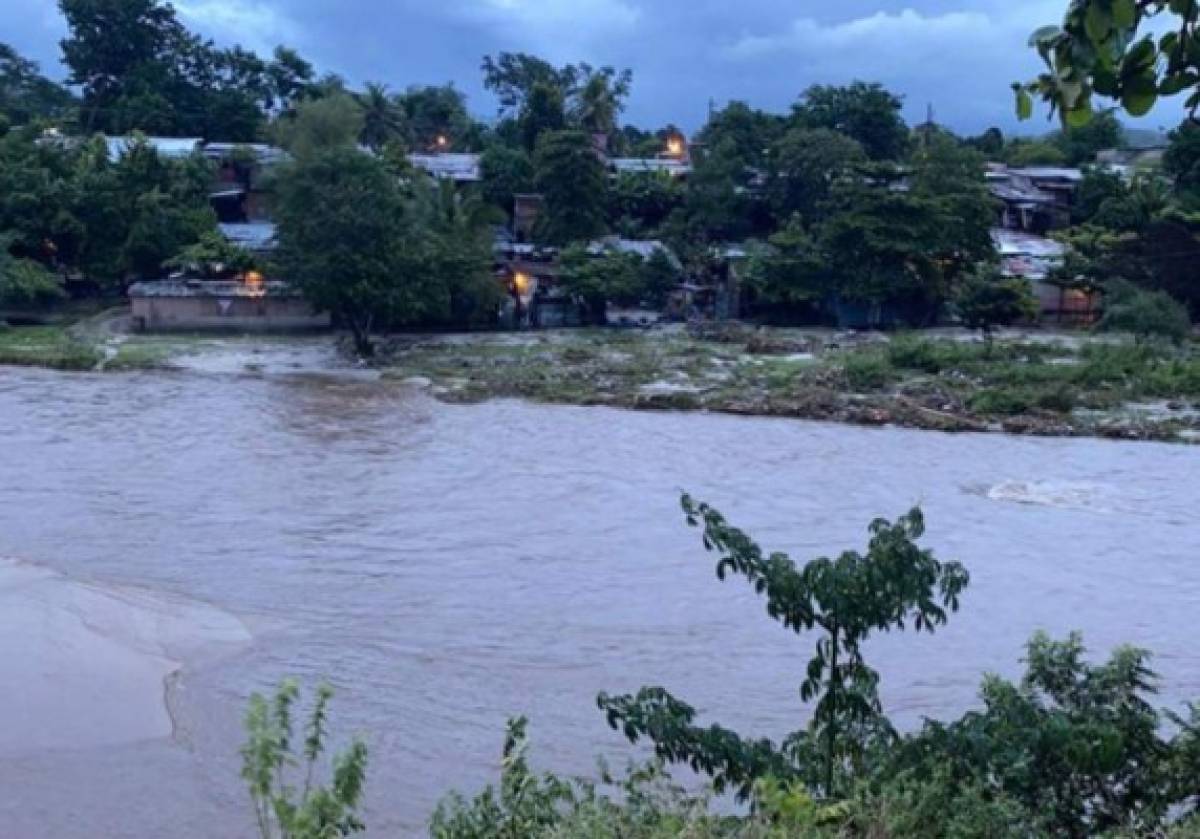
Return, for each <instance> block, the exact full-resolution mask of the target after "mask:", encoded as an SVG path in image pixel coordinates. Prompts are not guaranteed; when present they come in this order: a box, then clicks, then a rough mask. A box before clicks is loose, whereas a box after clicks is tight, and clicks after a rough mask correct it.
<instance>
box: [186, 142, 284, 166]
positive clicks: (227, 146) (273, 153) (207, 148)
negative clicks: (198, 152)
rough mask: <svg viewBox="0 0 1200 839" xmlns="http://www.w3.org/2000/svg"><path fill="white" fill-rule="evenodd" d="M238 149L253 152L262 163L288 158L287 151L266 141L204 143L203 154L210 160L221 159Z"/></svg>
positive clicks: (281, 160) (276, 161)
mask: <svg viewBox="0 0 1200 839" xmlns="http://www.w3.org/2000/svg"><path fill="white" fill-rule="evenodd" d="M238 149H243V150H246V151H250V152H253V153H254V158H255V160H257V161H258V162H259V163H260V164H262V165H270V164H273V163H282V162H283V161H285V160H287V158H288V153H287V152H285V151H284V150H283V149H281V148H278V147H276V146H270V145H267V144H266V143H205V144H204V156H205V157H207V158H210V159H212V160H222V159H224V158H227V157H229V156H230V155H232V154H233V153H234V151H236V150H238Z"/></svg>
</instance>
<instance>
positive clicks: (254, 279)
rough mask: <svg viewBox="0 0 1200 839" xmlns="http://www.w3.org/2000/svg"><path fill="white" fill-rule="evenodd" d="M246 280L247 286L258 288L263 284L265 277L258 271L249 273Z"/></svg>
mask: <svg viewBox="0 0 1200 839" xmlns="http://www.w3.org/2000/svg"><path fill="white" fill-rule="evenodd" d="M245 279H246V285H248V286H254V287H256V288H257V287H258V286H261V285H262V284H263V275H262V274H260V273H258V272H257V271H247V272H246V277H245Z"/></svg>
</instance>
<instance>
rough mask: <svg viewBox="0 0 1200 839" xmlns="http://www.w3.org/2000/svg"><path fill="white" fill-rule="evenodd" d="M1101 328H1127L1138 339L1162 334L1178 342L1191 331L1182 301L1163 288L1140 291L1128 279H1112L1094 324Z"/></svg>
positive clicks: (1121, 330) (1117, 330) (1111, 330)
mask: <svg viewBox="0 0 1200 839" xmlns="http://www.w3.org/2000/svg"><path fill="white" fill-rule="evenodd" d="M1097 326H1098V328H1099V329H1101V330H1103V331H1105V332H1129V333H1132V335H1133V336H1134V338H1135V339H1136V340H1137V341H1138V342H1139V343H1141V342H1144V341H1146V340H1148V339H1150V338H1166V339H1168V340H1170V341H1173V342H1174V343H1176V344H1182V343H1183V342H1184V341H1185V340H1187V338H1188V336H1189V335H1191V332H1192V321H1191V318H1190V317H1188V311H1187V309H1186V308H1185V307H1184V305H1183V304H1182V303H1180V302H1178V301H1177V300H1175V298H1173V297H1172V296H1171V295H1169V294H1167V293H1166V292H1165V291H1144V290H1142V289H1139V288H1136V287H1134V286H1132V285H1130V284H1129V283H1124V282H1122V283H1113V284H1112V285H1111V286H1110V287H1109V289H1108V291H1107V297H1106V299H1105V305H1104V316H1103V317H1102V318H1101V319H1100V323H1099V324H1097Z"/></svg>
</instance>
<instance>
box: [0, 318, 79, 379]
mask: <svg viewBox="0 0 1200 839" xmlns="http://www.w3.org/2000/svg"><path fill="white" fill-rule="evenodd" d="M100 357H101V356H100V353H99V352H98V351H97V350H96V348H95V347H93V346H91V345H90V344H86V343H83V342H80V341H77V340H75V339H74V338H72V337H71V336H70V335H69V334H68V332H67V330H66V329H65V328H64V327H61V326H14V327H9V328H7V329H3V330H0V364H16V365H25V366H32V367H51V368H54V369H56V370H91V369H92V368H94V367H95V366H96V364H97V363H98V362H99V361H100Z"/></svg>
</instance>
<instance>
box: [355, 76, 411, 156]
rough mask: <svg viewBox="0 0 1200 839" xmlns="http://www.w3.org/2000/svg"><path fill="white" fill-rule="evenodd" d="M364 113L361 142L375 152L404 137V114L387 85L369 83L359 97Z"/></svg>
mask: <svg viewBox="0 0 1200 839" xmlns="http://www.w3.org/2000/svg"><path fill="white" fill-rule="evenodd" d="M358 104H359V106H360V107H361V108H362V111H363V127H362V132H361V133H360V134H359V142H360V143H362V144H363V145H364V146H366V147H367V148H369V149H371V150H373V151H380V150H381V149H382V148H383V147H384V146H386V145H387V144H388V143H389V142H391V141H393V140H397V139H400V138H401V137H403V136H404V112H403V111H402V110H401V109H400V108H399V107H398V106H397V104H396V100H395V99H393V98H392V95H391V94H390V93H388V89H387V85H385V84H378V83H376V82H368V83H367V87H366V89H365V90H364V91H363V92H362V93H360V94H359V95H358Z"/></svg>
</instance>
